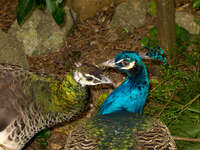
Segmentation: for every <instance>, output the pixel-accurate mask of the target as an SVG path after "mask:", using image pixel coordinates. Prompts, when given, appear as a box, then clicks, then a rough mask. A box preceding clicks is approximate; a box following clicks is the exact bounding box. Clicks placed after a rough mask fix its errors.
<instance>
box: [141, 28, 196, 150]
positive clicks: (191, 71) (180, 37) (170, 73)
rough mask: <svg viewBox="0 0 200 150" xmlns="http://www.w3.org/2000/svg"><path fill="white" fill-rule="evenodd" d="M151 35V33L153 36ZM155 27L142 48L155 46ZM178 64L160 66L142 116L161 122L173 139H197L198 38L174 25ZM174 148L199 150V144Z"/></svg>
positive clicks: (185, 143) (179, 142) (145, 39)
mask: <svg viewBox="0 0 200 150" xmlns="http://www.w3.org/2000/svg"><path fill="white" fill-rule="evenodd" d="M153 33H154V34H153ZM156 36H157V34H156V28H153V29H152V30H150V33H149V36H147V37H144V38H143V40H142V45H144V46H146V45H147V44H148V45H150V46H154V45H155V44H157V42H158V41H157V40H156ZM176 36H177V41H176V53H177V57H176V58H174V59H178V60H179V63H178V64H176V65H168V66H166V67H164V66H163V67H161V71H162V74H161V80H160V81H159V82H158V83H157V85H156V86H155V87H154V88H153V89H151V90H150V92H149V96H148V100H147V104H146V106H145V109H144V114H148V115H152V116H155V117H157V118H159V119H160V120H162V121H163V122H164V123H165V124H166V125H167V126H168V127H169V129H170V131H171V133H172V135H173V136H178V137H185V138H198V139H200V101H199V99H200V86H199V85H200V73H199V71H200V70H199V68H200V55H199V53H200V37H199V35H191V34H189V32H187V31H186V30H185V29H183V28H180V27H178V26H176ZM176 143H177V145H178V149H181V150H190V149H192V150H199V148H200V143H195V142H186V141H176Z"/></svg>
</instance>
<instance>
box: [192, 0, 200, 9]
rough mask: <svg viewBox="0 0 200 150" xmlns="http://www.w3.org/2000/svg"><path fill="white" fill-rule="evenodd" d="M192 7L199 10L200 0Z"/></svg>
mask: <svg viewBox="0 0 200 150" xmlns="http://www.w3.org/2000/svg"><path fill="white" fill-rule="evenodd" d="M192 7H193V8H199V7H200V0H195V1H194V3H193V5H192Z"/></svg>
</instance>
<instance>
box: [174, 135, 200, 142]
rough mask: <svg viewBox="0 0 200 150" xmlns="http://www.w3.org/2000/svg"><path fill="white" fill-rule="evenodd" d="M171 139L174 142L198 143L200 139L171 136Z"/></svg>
mask: <svg viewBox="0 0 200 150" xmlns="http://www.w3.org/2000/svg"><path fill="white" fill-rule="evenodd" d="M173 139H174V140H176V141H187V142H200V139H195V138H185V137H178V136H173Z"/></svg>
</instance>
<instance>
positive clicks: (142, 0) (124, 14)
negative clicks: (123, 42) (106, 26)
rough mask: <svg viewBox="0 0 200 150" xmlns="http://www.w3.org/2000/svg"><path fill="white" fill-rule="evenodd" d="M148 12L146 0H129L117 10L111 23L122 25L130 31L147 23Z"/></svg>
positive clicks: (114, 25) (116, 25)
mask: <svg viewBox="0 0 200 150" xmlns="http://www.w3.org/2000/svg"><path fill="white" fill-rule="evenodd" d="M146 14H147V1H146V0H128V1H127V2H123V3H121V4H120V5H118V7H117V8H116V10H115V14H114V16H113V18H112V21H111V25H112V26H113V27H121V28H123V29H126V30H128V31H132V30H133V29H134V28H139V27H142V26H143V25H145V23H146Z"/></svg>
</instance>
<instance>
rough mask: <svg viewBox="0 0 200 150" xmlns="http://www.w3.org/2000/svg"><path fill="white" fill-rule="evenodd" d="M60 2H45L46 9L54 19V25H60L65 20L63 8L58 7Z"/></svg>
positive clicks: (54, 0) (59, 0) (48, 0)
mask: <svg viewBox="0 0 200 150" xmlns="http://www.w3.org/2000/svg"><path fill="white" fill-rule="evenodd" d="M61 3H62V0H46V4H47V8H48V9H49V11H50V12H51V15H52V16H53V18H54V19H55V21H56V23H57V24H59V25H61V24H62V23H64V20H65V11H64V8H61V7H60V4H61Z"/></svg>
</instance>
